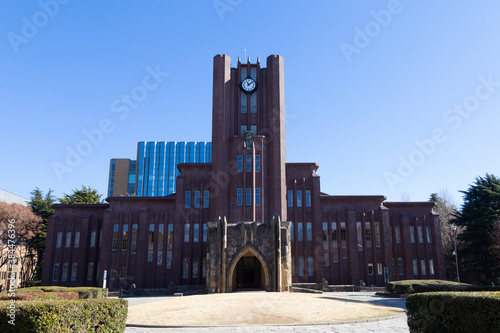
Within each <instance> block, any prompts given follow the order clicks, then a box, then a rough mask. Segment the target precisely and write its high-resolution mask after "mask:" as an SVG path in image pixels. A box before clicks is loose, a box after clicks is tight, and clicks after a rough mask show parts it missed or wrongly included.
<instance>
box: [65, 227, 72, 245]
mask: <svg viewBox="0 0 500 333" xmlns="http://www.w3.org/2000/svg"><path fill="white" fill-rule="evenodd" d="M65 246H66V247H70V246H71V231H66V244H65Z"/></svg>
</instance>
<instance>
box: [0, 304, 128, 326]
mask: <svg viewBox="0 0 500 333" xmlns="http://www.w3.org/2000/svg"><path fill="white" fill-rule="evenodd" d="M13 304H14V306H15V309H14V314H15V317H13V316H12V317H10V316H9V312H11V309H10V308H9V307H11V308H12V307H13V306H12V305H11V302H0V332H57V333H59V332H61V333H63V332H124V330H125V322H126V320H127V312H128V307H127V301H126V300H123V299H109V298H108V299H79V300H60V301H31V302H15V303H13ZM12 320H14V323H15V326H14V325H12V324H10V323H9V321H11V322H12Z"/></svg>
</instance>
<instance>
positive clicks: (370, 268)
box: [368, 262, 384, 275]
mask: <svg viewBox="0 0 500 333" xmlns="http://www.w3.org/2000/svg"><path fill="white" fill-rule="evenodd" d="M373 268H374V267H373V263H371V262H370V263H368V275H373V274H375V271H374V270H373ZM382 274H384V270H383V267H382V263H381V262H379V263H377V275H382Z"/></svg>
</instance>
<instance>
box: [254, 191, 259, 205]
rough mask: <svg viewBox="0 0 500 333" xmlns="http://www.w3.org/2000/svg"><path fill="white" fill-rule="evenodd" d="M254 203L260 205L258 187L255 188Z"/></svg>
mask: <svg viewBox="0 0 500 333" xmlns="http://www.w3.org/2000/svg"><path fill="white" fill-rule="evenodd" d="M255 205H256V206H260V188H256V189H255Z"/></svg>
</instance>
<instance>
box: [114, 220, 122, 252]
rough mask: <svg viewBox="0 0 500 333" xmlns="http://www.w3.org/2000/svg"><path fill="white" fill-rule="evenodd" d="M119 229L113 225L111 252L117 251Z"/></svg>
mask: <svg viewBox="0 0 500 333" xmlns="http://www.w3.org/2000/svg"><path fill="white" fill-rule="evenodd" d="M119 227H120V226H119V225H118V224H115V225H113V246H112V249H113V250H117V249H118V229H119Z"/></svg>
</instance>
